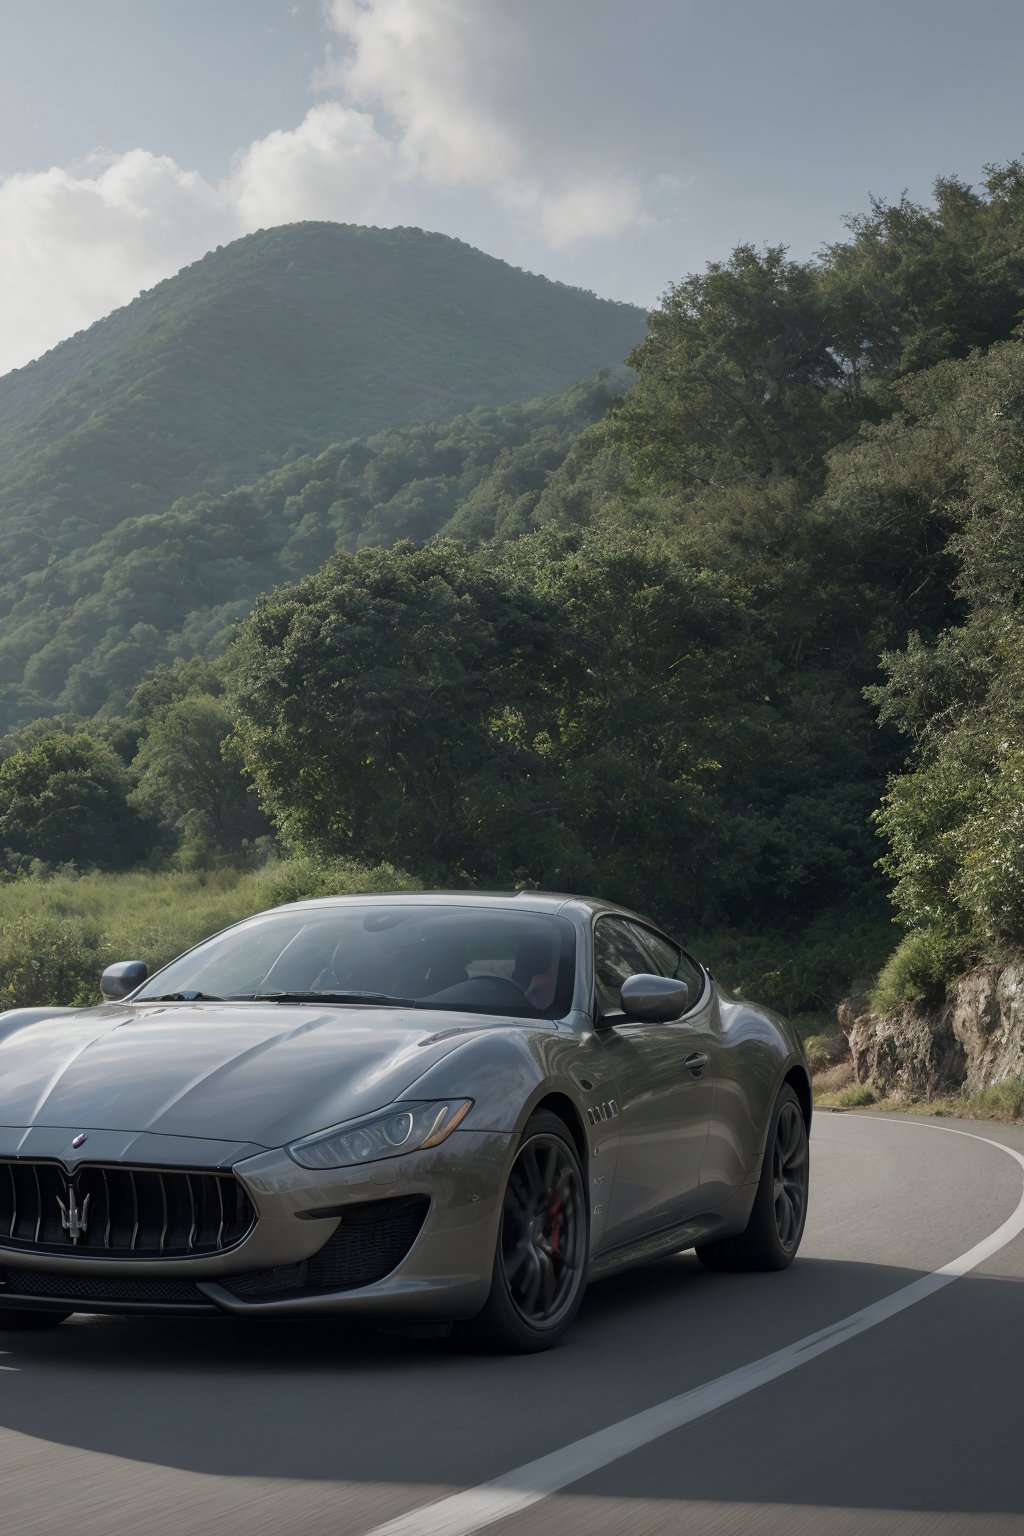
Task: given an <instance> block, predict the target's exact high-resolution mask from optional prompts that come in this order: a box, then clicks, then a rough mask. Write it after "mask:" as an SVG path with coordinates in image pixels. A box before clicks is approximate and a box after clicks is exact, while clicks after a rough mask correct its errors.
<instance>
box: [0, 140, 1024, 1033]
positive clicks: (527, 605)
mask: <svg viewBox="0 0 1024 1536" xmlns="http://www.w3.org/2000/svg"><path fill="white" fill-rule="evenodd" d="M1022 250H1024V169H1022V167H1021V166H1018V165H1015V164H1014V165H1010V166H1007V167H1004V168H999V169H994V170H993V171H992V172H991V173H990V174H989V177H988V180H987V182H986V184H985V185H984V187H983V188H982V189H981V190H980V191H972V190H971V189H969V188H967V187H965V186H963V185H962V184H961V183H959V182H957V181H955V180H951V179H947V180H943V181H941V182H939V183H938V184H937V186H936V200H935V204H934V206H933V207H931V208H918V207H915V206H914V205H912V204H911V203H909V202H908V201H907V200H905V199H904V200H903V201H902V202H900V203H898V204H895V205H891V206H890V205H883V204H875V205H873V207H872V209H871V211H870V213H869V214H868V215H866V216H865V217H863V218H857V219H853V220H851V223H850V230H849V238H848V239H847V240H846V241H844V242H842V243H841V244H838V245H836V246H834V247H831V248H830V249H828V250H827V251H825V252H823V253H822V255H821V257H820V259H819V260H817V261H815V262H811V263H795V262H792V261H790V260H789V259H788V258H787V256H786V254H785V252H783V251H781V250H755V249H754V248H752V247H746V246H744V247H740V248H739V249H738V250H736V251H735V252H734V253H733V255H732V257H731V258H730V259H729V260H728V261H724V262H720V263H715V264H713V265H711V266H710V267H709V268H708V269H707V271H706V272H705V273H703V274H699V275H696V276H693V277H690V278H687V279H686V280H685V281H683V282H682V283H680V284H678V285H677V286H675V287H673V288H672V289H670V291H669V292H668V294H667V295H666V296H665V300H664V303H663V305H662V308H661V309H660V310H659V311H658V312H657V313H656V314H655V315H654V316H652V318H651V324H650V329H649V333H648V336H647V339H646V340H645V341H643V342H642V343H641V344H640V345H639V346H638V347H637V348H636V349H635V350H634V352H633V353H632V354H631V357H630V362H631V365H632V367H633V368H634V370H635V374H636V381H635V383H634V384H633V385H632V387H631V388H629V389H628V391H627V392H626V393H625V394H624V395H623V396H621V398H616V397H615V392H614V390H613V389H612V388H611V387H610V386H609V385H606V384H598V385H595V386H587V387H585V388H580V389H578V390H576V391H574V392H572V393H570V395H569V396H567V397H565V398H564V399H562V400H561V401H545V402H538V403H536V404H534V405H533V406H530V407H515V408H511V409H508V410H498V411H475V412H473V413H471V414H470V415H469V416H468V417H465V418H463V419H462V420H460V421H458V422H456V423H454V424H453V425H452V426H451V427H450V428H447V429H439V428H436V427H435V428H416V429H408V430H404V431H401V432H389V433H385V434H383V435H381V436H379V437H377V438H375V439H372V440H370V441H357V442H351V441H350V442H346V443H345V444H344V445H342V446H340V447H337V448H332V449H329V450H327V451H326V452H324V453H321V454H320V455H319V456H316V457H305V458H303V457H298V458H295V459H293V460H292V461H291V462H289V463H288V464H286V465H285V467H284V468H283V469H281V470H279V471H277V472H276V473H274V474H272V475H269V476H268V477H266V478H265V479H264V480H263V481H262V482H260V483H259V484H258V485H256V486H254V487H250V488H248V489H245V490H240V491H234V492H230V493H227V494H225V495H224V496H221V497H219V498H218V497H213V496H206V497H205V498H198V499H194V500H192V501H191V502H182V503H180V504H178V505H176V506H173V507H171V508H170V509H169V510H168V511H165V512H162V513H157V514H154V515H152V516H151V517H148V518H139V519H136V520H135V521H134V522H133V523H131V524H129V525H126V526H125V527H124V528H123V529H121V530H120V531H119V535H118V539H119V543H120V547H119V549H115V548H114V547H113V545H112V544H111V545H108V546H104V548H103V558H104V559H107V560H109V562H110V569H111V571H113V572H116V577H115V579H114V580H113V581H112V583H111V586H110V588H109V589H106V590H105V592H104V599H105V601H106V602H107V603H108V604H109V605H111V607H110V611H111V612H113V613H115V614H116V615H117V621H116V626H112V627H111V628H110V629H109V632H108V631H103V632H102V633H101V632H100V630H99V629H98V628H97V627H96V626H97V625H98V624H99V622H100V620H99V618H98V617H95V616H94V617H89V612H90V610H89V609H88V605H86V607H85V608H82V609H79V608H78V604H79V603H80V602H81V601H83V599H84V596H85V592H86V590H87V583H86V582H85V581H84V574H83V573H84V571H85V568H86V567H87V565H88V561H89V560H90V559H91V558H93V556H94V552H93V553H90V551H89V550H86V552H85V553H84V554H83V555H82V556H81V557H78V556H75V557H74V560H78V559H79V558H81V561H82V562H83V564H82V567H81V572H80V574H79V576H77V577H75V580H79V579H81V580H83V585H82V587H81V588H80V589H76V588H75V586H74V581H73V580H72V576H71V573H72V570H73V568H74V567H73V563H72V564H68V563H66V562H63V557H61V558H59V559H58V560H57V561H56V562H55V563H54V568H53V570H52V573H51V578H48V579H50V580H51V581H52V585H53V588H54V591H55V597H54V610H53V614H52V616H51V618H49V619H48V618H47V616H46V613H45V612H42V611H41V612H40V613H39V615H38V623H39V626H40V628H39V634H38V636H37V637H36V638H35V639H33V638H32V634H31V631H30V629H29V630H26V632H25V636H23V637H22V641H21V642H20V643H22V644H24V645H25V646H26V647H27V649H25V651H24V658H23V659H24V661H25V663H26V672H25V679H24V686H25V687H31V688H35V689H36V690H37V693H38V695H39V696H40V697H48V698H49V699H51V700H53V701H54V706H55V707H59V708H61V709H63V710H65V711H69V710H70V711H76V712H77V714H72V715H71V716H69V717H66V718H63V719H58V720H55V721H54V722H53V723H52V724H51V725H49V726H48V725H47V724H46V723H45V722H43V723H42V724H36V725H33V726H31V727H30V728H29V729H27V730H26V729H24V728H22V729H19V730H18V731H16V732H14V734H12V736H11V737H10V738H9V740H8V742H7V744H6V748H5V751H6V753H7V763H6V764H5V765H4V768H3V770H0V771H7V772H9V773H10V774H11V775H15V774H16V773H23V772H26V771H27V769H28V762H27V759H28V758H32V755H33V753H35V754H38V752H39V750H40V743H41V742H43V741H44V740H48V739H50V738H52V740H53V741H54V742H56V741H57V739H58V738H60V739H61V740H62V741H63V740H64V739H65V738H67V737H70V738H72V739H74V738H76V737H77V736H81V735H83V734H84V735H85V736H87V737H89V736H91V737H92V738H93V739H94V740H95V741H96V742H98V743H99V745H100V746H101V747H102V748H103V753H100V754H99V755H100V756H103V754H104V753H106V754H108V758H109V754H110V753H114V754H116V756H117V757H118V759H119V762H120V772H121V777H120V778H119V779H118V780H117V787H116V789H115V788H111V789H110V793H111V795H114V796H115V798H116V796H120V797H121V799H120V803H121V804H123V805H124V806H125V807H126V808H127V810H128V811H129V812H130V813H131V814H133V815H135V816H136V817H141V818H148V819H149V823H150V825H151V826H152V827H153V828H154V829H155V830H154V836H153V845H152V846H153V848H154V849H155V854H154V856H155V857H157V858H159V857H161V856H162V857H163V858H165V859H167V858H172V859H174V860H176V861H177V862H179V863H181V862H182V861H184V862H185V863H191V864H195V863H196V862H197V861H202V859H203V858H204V857H214V856H215V857H220V858H230V857H231V856H232V854H233V852H237V851H238V850H239V849H243V848H244V849H246V850H248V851H249V852H248V855H247V856H249V857H257V856H258V850H259V849H261V848H263V847H265V846H266V839H267V837H268V835H273V836H275V837H277V838H278V839H280V840H282V841H284V842H285V843H286V844H289V845H291V846H293V847H295V848H298V849H302V850H306V851H307V853H308V854H310V855H311V856H313V857H315V858H316V859H318V860H334V859H339V858H340V859H343V860H349V861H356V862H357V863H359V864H360V865H365V866H377V865H379V864H380V863H381V862H382V861H385V862H386V863H387V864H388V865H389V866H391V867H398V868H402V869H405V870H408V871H410V872H411V877H412V878H414V879H418V880H422V881H424V882H431V883H439V884H481V883H482V884H488V885H497V886H510V885H514V884H516V883H520V882H526V883H533V884H543V885H547V886H553V887H556V888H569V889H573V888H577V889H579V888H583V889H591V890H596V891H600V892H603V893H605V894H607V895H608V896H611V897H615V898H618V899H620V900H624V901H626V902H628V903H630V904H633V905H636V906H639V907H641V908H643V909H644V910H647V911H650V912H652V913H653V915H655V916H657V917H660V918H661V919H663V920H664V921H665V922H667V923H670V924H672V925H673V926H674V927H675V928H676V929H677V930H679V931H680V932H681V933H683V934H685V935H686V936H687V937H689V939H690V940H691V942H692V943H693V944H694V946H695V947H696V948H698V949H700V950H701V952H702V953H704V954H706V955H707V956H709V957H710V958H711V960H712V962H713V963H715V964H716V965H717V967H718V968H719V969H720V970H721V972H722V973H723V974H724V975H725V976H726V978H727V979H728V980H730V981H732V982H733V983H739V984H741V985H742V986H743V987H744V989H745V990H747V991H749V992H751V993H756V994H758V995H761V996H763V997H765V998H766V999H767V1000H769V1001H775V1002H777V1003H779V1004H781V1005H783V1006H785V1007H790V1008H812V1007H817V1006H819V1005H821V1004H822V1003H824V1002H827V1001H828V1000H829V999H833V998H835V997H836V996H837V995H838V994H839V993H840V992H841V991H842V990H843V989H844V988H846V987H848V986H849V985H850V984H851V983H854V982H863V981H866V980H868V979H869V978H870V977H871V975H872V974H873V973H874V972H876V971H877V970H878V967H879V965H880V964H881V962H882V961H883V960H884V958H885V955H886V953H887V952H888V951H889V950H890V949H891V948H892V944H893V930H892V923H891V911H890V908H889V904H888V900H887V896H888V890H887V880H888V881H891V883H892V887H893V889H894V891H895V896H896V904H897V916H898V918H899V920H900V921H901V922H902V924H903V925H904V927H905V928H907V929H908V930H909V933H908V937H907V939H906V940H905V941H904V943H903V945H902V946H901V948H900V949H899V951H898V952H897V954H896V955H895V956H894V957H893V958H892V960H891V961H890V962H889V964H888V966H887V967H886V970H885V972H884V973H883V977H882V987H883V992H884V995H885V997H886V999H887V1000H888V1001H889V1002H898V1001H899V1000H901V999H905V998H908V997H914V996H917V997H926V996H928V995H929V994H935V993H937V992H941V989H942V987H943V986H944V984H945V981H946V980H947V979H948V977H949V976H950V974H951V973H952V971H953V970H954V969H955V967H956V966H957V965H960V964H962V963H963V962H964V961H965V960H966V959H967V958H968V957H969V956H971V955H977V954H995V953H999V952H1001V951H1003V950H1006V949H1008V948H1013V947H1019V946H1021V945H1022V944H1024V857H1022V853H1021V849H1022V847H1024V836H1022V833H1024V748H1022V746H1021V742H1022V732H1021V726H1022V723H1024V721H1022V713H1024V710H1022V706H1021V703H1020V700H1021V698H1022V697H1024V625H1022V622H1021V621H1022V617H1024V613H1022V605H1024V555H1022V550H1024V526H1022V524H1021V516H1022V514H1021V506H1022V504H1024V502H1022V492H1024V456H1022V449H1021V444H1022V442H1024V340H1022V339H1021V334H1020V326H1021V322H1022V320H1024V259H1022V256H1021V252H1022ZM96 547H97V548H98V547H99V546H96ZM119 562H120V563H119ZM175 564H176V565H177V567H178V568H179V569H180V568H187V570H188V572H189V579H190V591H189V594H188V597H187V600H186V601H187V603H188V606H187V607H184V606H183V605H182V602H181V596H180V593H178V592H177V590H176V588H175V586H174V582H173V579H172V578H171V576H170V574H169V572H170V570H171V569H172V567H173V566H174V565H175ZM282 578H285V581H284V584H280V583H281V581H282ZM41 579H42V578H41ZM62 583H63V585H62ZM260 588H264V589H268V590H267V591H266V595H265V596H263V597H262V598H260V599H259V601H258V602H257V603H256V606H255V609H254V610H253V612H252V614H251V616H250V617H248V618H245V619H244V621H243V622H242V623H241V625H240V627H239V628H238V630H237V633H236V636H235V638H234V640H233V641H232V643H231V644H230V646H229V647H228V648H227V649H226V650H224V649H223V643H224V640H225V638H226V631H227V629H228V627H229V626H230V625H231V623H232V622H233V621H235V620H239V619H243V615H244V613H245V611H246V610H247V608H248V606H249V603H250V600H251V598H252V597H253V595H254V594H255V592H256V591H258V590H259V589H260ZM271 588H272V589H273V590H269V589H271ZM58 594H59V595H58ZM122 599H123V602H122ZM119 602H120V603H121V606H120V607H119V606H118V603H119ZM62 604H63V606H61V605H62ZM176 605H177V606H176ZM98 613H99V609H97V610H95V614H97V615H98ZM19 616H20V617H21V618H22V622H23V623H24V624H26V625H29V626H30V625H31V623H32V622H33V618H32V615H31V614H30V612H29V609H28V608H25V609H24V610H22V611H21V613H20V615H19ZM76 625H79V627H77V628H76V627H75V626H76ZM90 625H92V626H93V627H92V628H90ZM175 625H177V628H175ZM47 626H49V627H47ZM62 626H67V627H62ZM44 636H45V643H44V640H43V637H44ZM54 644H56V646H57V649H48V646H50V645H54ZM218 645H219V646H220V649H219V650H218ZM58 652H59V653H58ZM192 653H200V654H202V653H205V654H207V655H208V656H209V655H212V654H216V655H217V658H218V659H217V660H216V661H214V662H213V663H212V664H211V663H210V662H204V661H200V660H193V661H190V662H185V661H183V660H181V659H177V660H176V659H175V657H179V658H180V657H182V656H185V655H189V654H192ZM12 654H13V653H12ZM154 661H158V662H159V663H160V665H158V666H157V667H156V669H155V670H154V671H151V672H150V673H149V674H148V675H147V676H146V677H144V678H143V680H142V681H141V683H138V684H137V679H138V678H139V676H140V673H141V671H142V669H143V668H144V667H146V666H151V665H152V663H153V662H154ZM33 702H34V701H33V699H32V698H30V697H26V696H25V695H24V694H22V695H21V696H20V700H19V699H14V700H9V710H8V719H14V718H16V717H17V716H18V714H19V712H20V714H21V715H28V714H31V713H33V712H34V713H39V712H40V711H39V710H33ZM98 705H102V706H103V708H104V711H105V716H104V721H103V723H102V724H100V723H97V722H95V721H91V722H90V721H89V720H87V719H85V718H83V717H86V716H88V715H90V714H91V712H92V711H93V709H95V708H96V707H97V706H98ZM48 750H49V749H48ZM908 753H909V757H908ZM34 761H35V759H34V758H33V762H34ZM11 764H14V765H15V766H13V767H11V766H9V765H11ZM58 768H59V765H57V766H55V768H54V773H57V771H58ZM34 771H39V772H41V771H42V770H34ZM43 777H44V778H45V774H44V775H43ZM12 782H13V781H12ZM19 782H21V781H20V780H19ZM109 782H110V783H111V784H113V780H110V781H109ZM47 783H48V781H47ZM40 784H42V780H41V781H40ZM887 784H888V787H887ZM58 787H59V786H55V789H54V793H55V794H56V792H57V788H58ZM42 793H43V789H42V788H40V789H39V794H40V795H41V794H42ZM58 799H59V796H58ZM11 804H12V805H13V804H14V799H13V798H12V800H11ZM18 805H19V806H20V807H21V809H20V810H19V811H18V815H20V816H22V818H23V819H22V821H21V822H19V823H18V825H19V827H21V826H27V825H28V822H27V821H25V820H24V817H25V816H27V814H28V809H29V807H28V804H27V801H26V800H25V799H24V797H22V800H20V801H18ZM0 814H3V799H2V795H0ZM264 818H265V819H264ZM12 825H13V823H12ZM879 831H881V832H882V834H883V835H884V838H885V842H884V845H882V844H880V843H879V839H878V833H879ZM20 835H21V837H22V842H23V843H27V842H28V841H30V839H28V838H27V836H26V834H24V833H21V834H20ZM9 846H11V847H12V848H15V846H16V845H15V844H13V843H11V844H10V845H9ZM161 847H163V848H164V849H165V850H171V849H177V851H176V852H174V853H170V852H169V851H168V852H165V853H164V854H163V855H161V854H160V849H161ZM16 852H17V855H18V858H19V859H21V860H24V858H25V857H28V856H31V855H35V856H37V857H44V855H42V854H41V853H38V851H37V850H36V849H34V848H32V847H28V846H26V847H25V848H21V847H20V846H18V847H17V848H16ZM880 855H881V867H879V857H880ZM95 862H98V861H95ZM885 989H887V990H885ZM880 995H881V994H880Z"/></svg>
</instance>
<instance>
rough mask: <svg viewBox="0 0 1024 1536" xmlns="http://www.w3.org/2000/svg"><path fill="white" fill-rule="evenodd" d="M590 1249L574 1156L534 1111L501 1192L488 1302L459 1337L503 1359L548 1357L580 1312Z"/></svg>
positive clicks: (554, 1120)
mask: <svg viewBox="0 0 1024 1536" xmlns="http://www.w3.org/2000/svg"><path fill="white" fill-rule="evenodd" d="M589 1241H590V1232H589V1224H588V1220H587V1200H586V1191H585V1186H584V1181H583V1173H582V1170H581V1168H580V1160H579V1156H578V1154H577V1151H576V1148H575V1146H574V1145H573V1142H572V1138H571V1137H570V1134H569V1131H568V1130H567V1128H566V1126H565V1125H564V1124H563V1123H562V1121H561V1120H560V1119H559V1118H558V1116H557V1115H553V1114H549V1113H548V1112H547V1111H540V1112H538V1113H537V1114H535V1115H533V1116H532V1117H531V1119H530V1121H529V1123H528V1124H527V1127H526V1130H525V1132H524V1133H523V1139H522V1142H521V1144H520V1147H519V1150H518V1152H517V1153H516V1156H515V1160H514V1162H513V1164H512V1168H511V1171H510V1173H509V1176H508V1183H507V1184H506V1186H505V1196H504V1200H503V1202H502V1208H501V1221H500V1225H499V1229H498V1241H497V1248H496V1251H495V1256H494V1268H493V1272H492V1276H491V1291H490V1295H489V1296H488V1298H487V1301H486V1303H485V1305H484V1308H483V1310H482V1311H481V1312H480V1313H479V1314H478V1316H477V1317H475V1318H473V1319H472V1321H471V1322H469V1323H467V1324H464V1325H463V1326H462V1328H461V1330H460V1331H461V1332H462V1334H463V1335H464V1336H465V1337H466V1338H468V1339H469V1340H470V1341H471V1342H473V1343H476V1344H480V1345H483V1346H484V1347H485V1348H489V1349H495V1350H500V1351H503V1352H509V1353H512V1352H514V1353H529V1352H532V1351H534V1350H540V1349H549V1348H550V1347H551V1346H552V1345H553V1344H555V1343H557V1341H558V1340H559V1339H560V1338H561V1337H562V1335H563V1334H564V1333H565V1331H566V1329H567V1328H568V1327H569V1324H570V1323H571V1322H572V1320H573V1318H574V1317H575V1316H576V1313H577V1311H578V1310H579V1306H580V1302H581V1301H582V1299H583V1292H584V1290H585V1288H586V1283H587V1262H588V1250H589Z"/></svg>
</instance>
